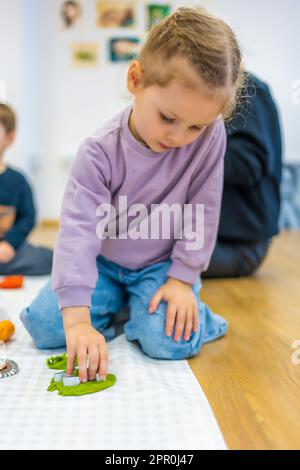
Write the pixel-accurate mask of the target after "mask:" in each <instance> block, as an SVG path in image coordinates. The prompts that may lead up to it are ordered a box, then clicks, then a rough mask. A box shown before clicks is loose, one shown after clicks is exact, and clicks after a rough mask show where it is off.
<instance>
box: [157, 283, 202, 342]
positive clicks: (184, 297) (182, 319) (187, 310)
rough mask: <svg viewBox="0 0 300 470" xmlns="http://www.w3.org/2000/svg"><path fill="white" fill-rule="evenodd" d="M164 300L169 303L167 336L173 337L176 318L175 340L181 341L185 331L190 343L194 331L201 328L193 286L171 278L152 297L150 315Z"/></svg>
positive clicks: (185, 336)
mask: <svg viewBox="0 0 300 470" xmlns="http://www.w3.org/2000/svg"><path fill="white" fill-rule="evenodd" d="M162 300H165V301H167V302H168V308H167V319H166V335H167V336H171V335H172V331H173V326H174V322H175V317H176V328H175V334H174V340H175V341H179V339H180V338H181V336H182V333H183V330H184V340H185V341H188V340H189V339H190V336H191V332H192V330H193V331H194V332H196V331H197V330H198V326H199V318H198V316H199V315H198V307H197V302H196V298H195V294H194V292H193V290H192V285H191V284H187V283H185V282H183V281H179V280H178V279H174V278H169V279H168V281H167V282H166V283H165V284H163V285H162V286H161V287H160V288H159V289H158V290H157V291H156V293H155V295H154V296H153V297H152V299H151V301H150V304H149V313H153V312H155V311H156V309H157V307H158V305H159V303H160V302H161V301H162Z"/></svg>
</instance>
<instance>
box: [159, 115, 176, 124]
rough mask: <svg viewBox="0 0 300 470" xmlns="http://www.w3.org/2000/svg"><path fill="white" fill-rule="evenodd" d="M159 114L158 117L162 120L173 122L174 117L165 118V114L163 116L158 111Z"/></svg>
mask: <svg viewBox="0 0 300 470" xmlns="http://www.w3.org/2000/svg"><path fill="white" fill-rule="evenodd" d="M159 115H160V117H161V118H162V120H163V121H167V122H170V123H173V122H174V121H175V119H170V118H167V116H165V115H164V114H162V113H159Z"/></svg>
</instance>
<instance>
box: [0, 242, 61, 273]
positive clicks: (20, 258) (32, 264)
mask: <svg viewBox="0 0 300 470" xmlns="http://www.w3.org/2000/svg"><path fill="white" fill-rule="evenodd" d="M52 258H53V252H52V250H49V249H48V248H44V247H41V246H33V245H30V244H29V243H27V242H24V243H23V244H22V245H21V246H20V247H19V248H18V249H17V252H16V256H15V257H14V259H13V260H12V261H11V262H10V263H0V276H9V275H13V274H23V275H24V276H45V275H47V274H50V273H51V269H52Z"/></svg>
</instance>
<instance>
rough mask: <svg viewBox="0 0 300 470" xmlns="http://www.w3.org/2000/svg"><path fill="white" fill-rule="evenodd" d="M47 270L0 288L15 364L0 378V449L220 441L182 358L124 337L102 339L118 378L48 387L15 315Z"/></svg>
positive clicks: (47, 373)
mask: <svg viewBox="0 0 300 470" xmlns="http://www.w3.org/2000/svg"><path fill="white" fill-rule="evenodd" d="M46 280H47V279H46V278H45V277H44V278H36V279H29V278H28V279H26V282H25V288H24V289H22V290H20V291H8V290H7V291H4V290H2V291H0V305H1V306H2V307H4V308H5V309H6V311H7V312H8V316H9V318H10V319H11V320H12V321H13V322H14V323H15V325H16V334H15V336H14V339H13V340H11V341H10V342H9V343H8V344H7V350H6V357H7V358H9V359H13V360H15V361H16V362H17V363H18V365H19V368H20V372H19V373H18V374H17V375H16V376H14V377H10V378H5V379H0V404H1V407H0V409H1V432H0V449H1V450H4V449H25V450H29V449H30V450H31V449H33V450H36V449H43V450H46V449H78V450H88V449H104V450H158V449H159V450H171V449H174V450H175V449H178V450H188V449H195V450H197V449H226V445H225V442H224V440H223V437H222V434H221V432H220V430H219V428H218V425H217V423H216V420H215V418H214V416H213V413H212V411H211V409H210V406H209V404H208V402H207V400H206V397H205V395H204V393H203V391H202V389H201V387H200V385H199V383H198V381H197V380H196V378H195V376H194V374H193V372H192V371H191V369H190V367H189V365H188V362H187V361H185V360H181V361H168V360H156V359H151V358H150V357H148V356H146V355H145V354H144V353H143V352H142V351H141V350H140V348H139V347H138V346H137V345H135V344H134V343H131V342H129V341H127V340H126V338H125V336H124V334H123V335H121V336H118V337H117V338H115V339H114V340H113V341H111V342H109V343H108V350H109V369H108V370H109V373H112V374H115V375H116V377H117V382H116V383H115V385H113V386H112V387H111V388H108V389H106V390H104V391H102V392H99V393H95V394H92V395H85V396H80V397H62V396H59V395H58V394H57V392H53V393H50V392H47V387H48V385H49V383H50V379H51V377H52V376H53V373H54V371H51V370H50V369H48V368H47V366H46V364H45V360H46V358H47V357H48V356H49V355H53V354H60V353H61V352H63V351H61V350H56V351H53V350H52V351H39V350H37V349H36V348H35V347H34V345H33V343H32V341H31V339H30V337H29V335H28V333H27V332H26V331H25V329H24V327H23V326H22V324H21V322H20V320H19V313H20V311H21V309H22V308H23V307H24V306H26V305H28V304H29V303H30V302H31V300H32V299H33V298H34V297H35V296H36V294H37V292H38V290H39V289H40V288H41V287H42V286H43V285H44V283H45V282H46Z"/></svg>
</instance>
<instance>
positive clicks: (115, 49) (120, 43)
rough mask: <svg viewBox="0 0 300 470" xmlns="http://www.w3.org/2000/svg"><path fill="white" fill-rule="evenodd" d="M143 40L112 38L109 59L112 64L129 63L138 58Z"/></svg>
mask: <svg viewBox="0 0 300 470" xmlns="http://www.w3.org/2000/svg"><path fill="white" fill-rule="evenodd" d="M140 48H141V40H140V38H137V37H134V38H133V37H122V38H112V39H111V40H110V41H109V57H110V61H111V62H127V61H130V60H135V59H136V58H137V57H138V54H139V51H140Z"/></svg>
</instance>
